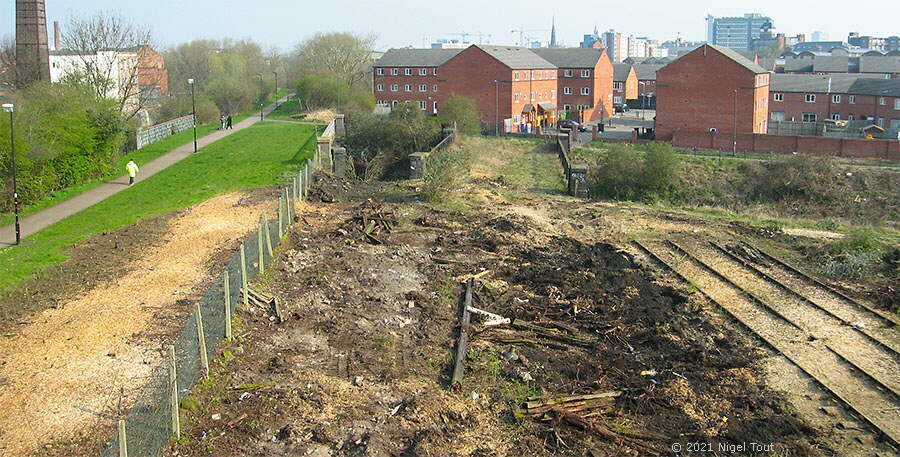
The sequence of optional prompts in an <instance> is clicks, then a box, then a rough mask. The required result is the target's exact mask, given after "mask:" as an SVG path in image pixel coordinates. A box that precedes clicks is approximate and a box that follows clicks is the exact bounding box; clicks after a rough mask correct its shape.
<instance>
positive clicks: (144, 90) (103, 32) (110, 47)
mask: <svg viewBox="0 0 900 457" xmlns="http://www.w3.org/2000/svg"><path fill="white" fill-rule="evenodd" d="M65 30H66V32H65V34H63V36H62V43H61V44H62V47H63V48H64V49H65V50H66V51H69V52H71V54H67V55H68V56H69V57H68V59H70V63H71V64H72V69H71V70H70V71H68V74H67V75H66V80H67V81H68V82H70V83H73V84H78V85H86V86H87V87H90V88H91V89H92V90H93V91H94V94H95V95H96V96H97V97H98V98H111V99H114V100H116V101H117V102H118V105H119V110H120V111H121V112H122V113H123V115H124V116H125V118H126V119H130V118H132V117H134V116H135V115H136V114H137V113H138V112H139V111H141V110H142V109H143V108H144V106H145V105H146V104H148V103H149V102H151V101H152V100H153V99H154V97H153V91H155V90H156V85H157V84H158V83H159V81H139V77H140V76H141V75H142V73H143V76H144V77H147V76H149V75H150V74H151V73H149V72H142V71H141V67H142V66H144V65H146V62H147V60H148V59H150V58H151V57H150V52H151V51H149V50H148V49H147V48H146V46H148V45H149V44H150V40H151V33H150V29H149V28H147V27H144V26H141V25H137V24H135V23H134V22H132V21H131V20H130V19H128V18H126V17H124V16H122V15H121V14H119V13H115V12H111V11H106V12H99V13H96V14H94V15H93V16H89V17H85V18H81V17H76V16H73V17H70V18H69V20H68V21H67V23H66V29H65Z"/></svg>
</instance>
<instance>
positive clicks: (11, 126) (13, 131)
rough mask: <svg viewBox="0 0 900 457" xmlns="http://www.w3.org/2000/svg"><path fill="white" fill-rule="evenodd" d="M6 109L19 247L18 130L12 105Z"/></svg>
mask: <svg viewBox="0 0 900 457" xmlns="http://www.w3.org/2000/svg"><path fill="white" fill-rule="evenodd" d="M4 108H5V109H8V110H9V142H10V148H11V149H12V178H13V208H14V209H15V213H16V244H17V245H18V244H21V243H22V229H21V227H20V226H19V185H18V181H17V175H18V173H17V172H16V129H15V124H14V122H13V107H12V105H4Z"/></svg>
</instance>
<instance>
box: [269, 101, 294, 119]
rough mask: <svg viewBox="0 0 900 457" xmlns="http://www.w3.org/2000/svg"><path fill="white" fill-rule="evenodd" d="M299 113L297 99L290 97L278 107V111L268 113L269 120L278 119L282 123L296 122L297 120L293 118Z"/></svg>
mask: <svg viewBox="0 0 900 457" xmlns="http://www.w3.org/2000/svg"><path fill="white" fill-rule="evenodd" d="M299 111H300V100H299V99H298V98H297V97H291V98H290V99H288V100H287V101H286V102H284V103H281V104H280V105H278V109H276V110H274V111H272V112H271V113H269V115H268V116H266V117H268V118H269V119H278V120H283V121H296V120H299V119H297V118H295V117H293V116H294V115H295V114H297V113H298V112H299Z"/></svg>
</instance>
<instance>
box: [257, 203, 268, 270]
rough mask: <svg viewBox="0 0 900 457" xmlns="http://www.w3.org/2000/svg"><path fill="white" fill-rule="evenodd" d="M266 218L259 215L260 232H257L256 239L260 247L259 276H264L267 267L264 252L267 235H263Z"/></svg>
mask: <svg viewBox="0 0 900 457" xmlns="http://www.w3.org/2000/svg"><path fill="white" fill-rule="evenodd" d="M264 217H265V216H264V215H262V214H260V215H259V230H258V231H257V232H256V234H257V237H256V238H257V241H258V247H259V262H258V263H259V274H262V273H263V271H265V270H266V266H265V257H266V255H265V253H264V252H263V237H264V236H265V235H263V218H264Z"/></svg>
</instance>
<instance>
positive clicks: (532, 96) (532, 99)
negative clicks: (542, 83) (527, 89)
mask: <svg viewBox="0 0 900 457" xmlns="http://www.w3.org/2000/svg"><path fill="white" fill-rule="evenodd" d="M531 101H534V92H532V93H531Z"/></svg>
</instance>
